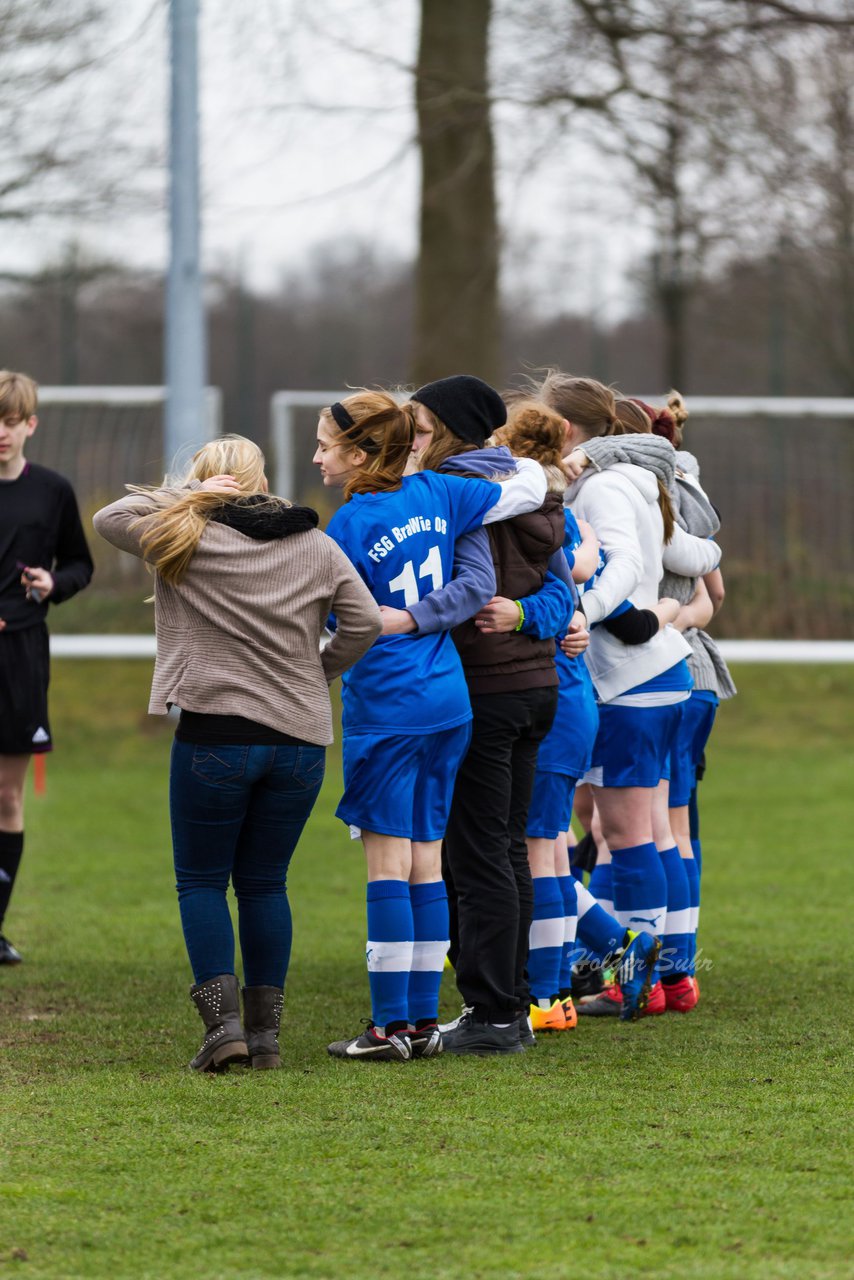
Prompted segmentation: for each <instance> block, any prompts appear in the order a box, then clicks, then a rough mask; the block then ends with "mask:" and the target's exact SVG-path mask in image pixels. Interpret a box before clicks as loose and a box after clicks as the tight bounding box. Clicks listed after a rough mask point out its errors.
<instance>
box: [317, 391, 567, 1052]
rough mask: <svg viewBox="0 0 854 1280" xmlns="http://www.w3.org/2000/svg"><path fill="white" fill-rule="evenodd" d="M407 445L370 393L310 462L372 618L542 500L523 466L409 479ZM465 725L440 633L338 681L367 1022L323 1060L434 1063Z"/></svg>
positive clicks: (407, 432)
mask: <svg viewBox="0 0 854 1280" xmlns="http://www.w3.org/2000/svg"><path fill="white" fill-rule="evenodd" d="M484 385H485V384H484ZM414 438H415V416H414V410H413V408H412V407H411V406H409V405H404V406H402V407H401V406H399V405H398V404H397V403H396V402H395V401H394V400H393V399H392V397H391V396H388V395H386V394H384V393H382V392H371V391H365V392H359V393H357V394H356V395H353V396H348V397H347V398H346V399H345V400H343V401H342V402H340V403H336V404H333V405H331V406H330V407H329V408H328V409H324V410H323V411H322V412H321V415H320V420H319V422H318V428H317V451H316V453H315V457H314V461H315V463H316V464H317V465H318V466H319V467H320V471H321V475H322V477H323V482H324V484H325V485H328V486H331V487H337V488H343V490H344V495H345V504H344V506H343V507H341V508H340V510H339V511H338V512H336V514H335V515H334V516H333V518H332V520H331V521H330V524H329V527H328V530H327V532H328V534H329V536H330V537H331V538H333V539H334V540H335V541H336V542H337V543H338V545H339V546H340V547H341V548H342V550H343V551H344V552H345V553H346V554H347V556H348V557H349V558H350V560H351V561H352V563H353V564H354V566H355V567H356V569H357V571H358V573H359V574H360V575H361V577H362V579H363V581H364V582H365V583H366V584H367V586H368V587H369V589H370V591H371V593H372V594H373V596H374V599H375V600H376V601H377V603H378V604H379V605H380V606H381V607H383V606H385V607H387V608H389V609H395V610H398V609H404V610H405V609H406V608H407V607H408V606H415V605H416V604H417V603H418V602H419V600H421V599H422V598H423V597H425V596H426V595H428V594H429V593H430V592H433V591H434V590H437V589H438V588H440V587H442V585H443V584H444V583H445V582H446V581H447V580H448V579H450V577H451V575H452V572H453V562H454V543H455V540H456V539H457V537H459V536H460V535H462V534H465V533H467V532H469V531H470V530H472V529H476V528H478V527H479V526H480V525H482V524H484V523H486V522H490V521H493V520H496V519H498V520H500V519H505V518H508V517H510V516H513V515H517V514H521V513H522V512H525V511H531V510H534V509H536V508H537V507H539V506H540V505H541V503H542V502H543V499H544V497H545V489H546V486H545V478H544V476H543V473H542V470H541V468H540V467H539V466H537V464H536V463H533V462H531V463H528V464H527V465H525V464H524V463H522V464H520V467H519V471H518V473H517V474H516V475H515V476H512V477H511V478H510V479H509V480H507V481H505V483H504V484H502V485H498V484H494V483H492V482H490V481H486V480H476V481H472V480H463V479H460V478H458V477H453V476H446V475H439V474H437V473H435V472H418V473H417V474H415V475H409V476H407V475H405V474H404V472H405V469H406V464H407V461H408V459H409V454H410V451H411V449H412V445H413V442H414ZM470 721H471V707H470V703H469V697H468V692H467V687H466V683H465V679H464V677H463V673H462V667H461V664H460V660H459V657H458V656H457V652H456V649H455V648H454V645H453V642H452V641H451V638H450V635H449V634H448V633H447V632H446V631H439V632H434V633H431V634H424V633H422V632H414V633H411V634H406V635H384V636H381V637H380V638H379V640H377V642H376V643H375V645H374V646H373V648H372V649H370V650H369V651H368V653H367V654H366V655H365V657H364V658H363V659H362V660H361V661H360V662H359V663H357V664H356V666H355V667H354V668H353V669H352V670H351V671H350V672H349V673H348V675H347V678H346V680H345V681H344V682H343V730H344V752H343V755H344V783H345V791H344V795H343V797H342V799H341V803H340V804H339V806H338V809H337V815H338V817H340V818H341V819H342V820H343V821H344V822H346V823H348V824H349V825H350V827H351V829H352V830H353V832H354V835H361V838H362V842H363V844H364V848H365V853H366V857H367V864H368V888H367V915H368V942H367V948H366V957H367V963H368V975H369V981H370V987H371V1004H372V1021H371V1023H370V1024H369V1026H368V1028H367V1030H366V1031H365V1032H364V1033H363V1034H362V1035H360V1036H356V1037H354V1038H352V1039H350V1040H343V1041H339V1042H336V1043H334V1044H331V1045H330V1046H329V1052H330V1054H332V1055H333V1056H334V1057H340V1058H345V1059H351V1060H353V1059H363V1060H369V1059H379V1060H391V1061H406V1060H408V1059H409V1058H411V1057H430V1056H434V1055H435V1054H436V1053H438V1052H440V1051H441V1047H442V1040H441V1035H440V1033H439V1031H438V1027H437V1018H438V999H439V983H440V980H441V972H442V967H443V964H444V958H445V954H446V951H447V947H448V914H447V895H446V891H445V887H444V884H443V882H442V878H441V842H442V837H443V835H444V832H445V826H446V822H447V817H448V811H449V809H450V803H451V795H452V792H453V785H454V777H455V774H456V769H457V766H458V764H459V761H460V760H461V759H462V756H463V755H464V754H465V751H466V748H467V746H468V742H469V736H470Z"/></svg>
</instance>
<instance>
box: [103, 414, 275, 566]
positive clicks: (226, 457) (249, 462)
mask: <svg viewBox="0 0 854 1280" xmlns="http://www.w3.org/2000/svg"><path fill="white" fill-rule="evenodd" d="M226 475H227V476H233V477H234V479H235V480H236V481H237V483H238V485H239V486H240V496H248V495H249V494H255V493H263V494H266V492H267V477H266V475H265V474H264V455H263V453H262V452H261V450H260V449H259V448H258V446H257V444H253V442H252V441H251V440H247V439H246V437H245V436H237V435H227V436H220V437H219V438H218V439H216V440H210V441H209V442H208V443H207V444H205V445H202V447H201V449H199V451H198V452H197V453H195V454H194V455H193V459H192V461H191V463H190V465H189V467H188V468H187V470H186V472H185V473H184V475H183V476H181V477H180V479H178V480H176V481H173V482H172V484H173V485H177V486H178V487H179V488H180V487H182V486H184V485H187V484H189V483H190V482H191V481H193V480H199V481H205V480H211V479H213V477H214V476H226ZM128 489H129V490H130V492H131V493H143V494H152V493H159V492H160V491H158V490H157V489H152V488H147V487H144V486H140V485H128ZM237 496H238V495H234V497H235V498H236V497H237ZM230 499H231V500H233V498H231V495H226V494H223V493H212V492H209V491H208V490H204V489H190V490H188V491H187V492H186V493H182V494H181V495H180V497H178V499H177V500H175V499H174V496H173V493H172V492H169V491H167V494H166V495H164V496H162V497H160V498H159V501H160V502H161V503H163V505H162V506H161V507H160V509H159V510H158V511H156V512H155V513H154V514H153V515H146V516H142V517H140V519H139V520H138V521H137V522H136V524H142V523H144V524H145V526H146V527H145V530H144V532H143V533H142V535H141V537H140V546H141V547H142V552H143V555H144V556H145V559H146V560H147V562H148V563H149V564H150V565H151V566H152V568H153V569H154V570H155V572H156V573H158V574H159V575H160V577H161V578H162V579H163V581H164V582H168V583H169V584H170V586H176V585H177V584H178V583H179V582H180V581H181V579H182V578H183V577H184V575H185V573H186V572H187V569H188V568H189V565H190V561H191V560H192V558H193V556H194V555H195V554H196V550H197V548H198V545H199V540H200V539H201V536H202V534H203V533H204V531H205V529H206V528H207V524H208V521H209V520H210V518H211V516H212V515H213V513H214V511H216V509H217V508H218V507H221V506H222V504H223V502H224V501H229V500H230ZM270 501H271V502H273V501H275V503H276V504H277V505H280V504H281V503H282V502H283V500H282V499H281V498H277V499H271V500H270ZM286 505H288V506H289V505H290V504H289V503H287V504H286Z"/></svg>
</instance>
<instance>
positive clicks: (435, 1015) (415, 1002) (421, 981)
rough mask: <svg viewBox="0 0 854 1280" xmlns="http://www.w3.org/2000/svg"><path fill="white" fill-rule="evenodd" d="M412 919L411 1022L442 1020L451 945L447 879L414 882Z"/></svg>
mask: <svg viewBox="0 0 854 1280" xmlns="http://www.w3.org/2000/svg"><path fill="white" fill-rule="evenodd" d="M409 897H410V901H411V902H412V922H413V925H414V936H415V943H414V945H413V949H412V972H411V973H410V975H409V1025H410V1026H411V1027H417V1026H418V1024H419V1023H421V1025H422V1026H423V1025H424V1024H425V1023H427V1022H438V1019H439V987H440V986H441V984H442V970H443V968H444V966H445V956H446V955H447V954H448V947H449V946H450V945H451V943H450V939H449V937H448V933H449V931H450V930H449V925H448V891H447V889H446V888H445V882H444V880H432V881H430V883H429V884H411V885H410V886H409Z"/></svg>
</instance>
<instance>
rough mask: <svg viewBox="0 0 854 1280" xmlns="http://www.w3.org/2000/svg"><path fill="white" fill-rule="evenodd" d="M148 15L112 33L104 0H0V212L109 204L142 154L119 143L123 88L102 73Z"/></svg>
mask: <svg viewBox="0 0 854 1280" xmlns="http://www.w3.org/2000/svg"><path fill="white" fill-rule="evenodd" d="M152 13H153V9H152V8H150V7H149V8H147V9H146V10H145V11H140V19H139V20H138V21H137V22H136V23H135V24H134V28H135V29H134V31H133V33H132V34H125V35H124V36H119V35H118V33H117V27H116V25H115V23H111V22H110V21H108V6H107V3H106V2H105V0H65V3H63V4H57V3H56V2H55V0H0V136H2V138H3V148H2V154H0V219H2V220H6V221H10V220H15V221H20V222H23V221H27V220H29V219H31V218H32V217H33V216H34V215H35V214H41V215H44V214H47V215H56V216H66V215H69V214H73V215H79V214H81V213H87V212H95V211H101V210H103V209H104V208H105V207H106V206H107V205H108V204H109V205H110V207H111V208H114V207H115V201H116V197H117V195H118V193H119V189H120V187H119V183H120V181H121V182H122V183H123V184H124V185H125V186H128V185H130V184H128V175H129V173H136V172H137V171H138V168H139V165H140V162H141V159H142V156H141V153H140V152H139V151H136V153H135V154H134V155H133V156H132V157H131V156H130V149H129V148H128V147H127V145H126V144H125V145H119V143H118V139H117V137H116V129H115V122H116V119H117V118H118V116H119V115H120V114H121V111H122V110H123V104H124V101H125V98H126V96H127V95H125V94H122V93H121V92H117V86H116V85H115V84H113V83H112V82H109V83H108V81H107V80H105V78H104V77H103V71H104V69H105V67H106V66H107V65H108V64H109V62H110V61H111V59H112V58H113V57H114V56H115V55H116V54H118V53H121V52H123V51H125V50H126V49H127V48H128V47H132V45H133V40H134V39H135V38H136V36H137V35H138V34H139V32H140V30H141V29H142V28H143V27H144V26H145V25H146V24H147V23H148V21H149V19H150V17H151V16H152ZM120 25H121V24H120Z"/></svg>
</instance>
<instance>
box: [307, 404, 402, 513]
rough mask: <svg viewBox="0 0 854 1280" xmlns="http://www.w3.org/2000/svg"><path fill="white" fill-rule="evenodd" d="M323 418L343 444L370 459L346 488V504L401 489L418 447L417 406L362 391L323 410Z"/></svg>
mask: <svg viewBox="0 0 854 1280" xmlns="http://www.w3.org/2000/svg"><path fill="white" fill-rule="evenodd" d="M320 416H321V418H322V419H323V420H324V422H325V423H326V425H327V427H328V428H329V429H330V430H332V431H335V432H337V434H338V435H339V436H341V442H342V444H345V445H346V446H348V447H349V448H351V449H361V451H362V452H363V453H364V454H365V455H366V457H365V461H364V463H363V464H362V465H361V466H360V467H358V468H357V469H356V470H355V471H354V472H353V473H352V474H351V475H350V477H349V479H348V480H347V483H346V484H345V486H344V500H345V502H349V501H350V499H351V498H352V497H353V495H354V494H356V493H388V492H391V491H392V490H394V489H399V488H400V482H401V480H402V479H403V474H404V472H405V471H406V465H407V463H408V462H409V458H410V455H411V453H412V446H413V444H414V443H415V409H414V406H413V405H411V404H404V405H399V404H398V403H397V401H396V400H395V399H394V398H393V396H390V395H389V394H388V393H387V392H385V391H359V392H356V394H355V395H352V396H347V397H346V398H345V399H344V400H341V401H340V402H336V404H334V405H330V406H329V407H328V408H325V409H321V411H320Z"/></svg>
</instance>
